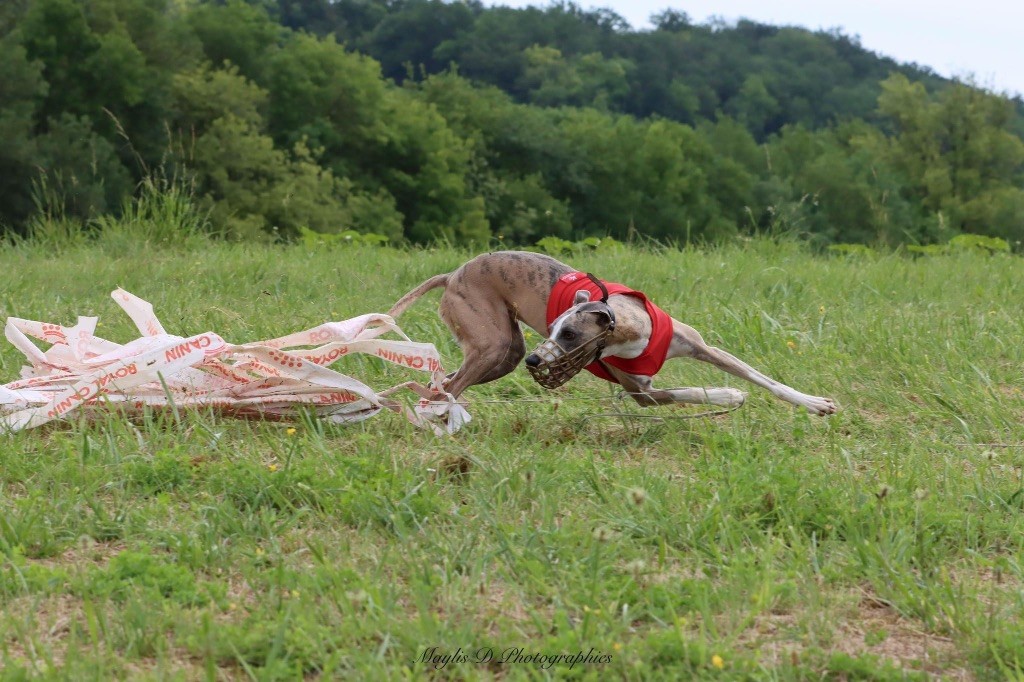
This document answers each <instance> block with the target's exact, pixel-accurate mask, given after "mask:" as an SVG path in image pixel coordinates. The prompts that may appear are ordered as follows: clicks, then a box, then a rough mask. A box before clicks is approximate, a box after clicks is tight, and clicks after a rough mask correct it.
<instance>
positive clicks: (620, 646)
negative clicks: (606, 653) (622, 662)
mask: <svg viewBox="0 0 1024 682" xmlns="http://www.w3.org/2000/svg"><path fill="white" fill-rule="evenodd" d="M612 649H614V650H615V651H622V645H621V644H619V643H618V642H616V643H615V644H612Z"/></svg>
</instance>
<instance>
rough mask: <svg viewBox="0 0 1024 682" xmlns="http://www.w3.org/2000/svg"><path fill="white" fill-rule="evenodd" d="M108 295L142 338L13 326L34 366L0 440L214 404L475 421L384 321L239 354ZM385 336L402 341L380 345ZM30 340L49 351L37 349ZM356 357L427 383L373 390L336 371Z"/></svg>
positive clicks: (267, 413)
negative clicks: (112, 413) (94, 420)
mask: <svg viewBox="0 0 1024 682" xmlns="http://www.w3.org/2000/svg"><path fill="white" fill-rule="evenodd" d="M111 296H112V297H113V299H114V300H115V301H116V302H117V303H118V305H120V306H121V308H122V309H123V310H124V311H125V312H126V313H127V314H128V316H129V317H130V318H131V319H132V321H133V322H134V323H135V326H136V327H138V329H139V333H140V334H142V336H140V337H139V338H138V339H136V340H134V341H132V342H130V343H127V344H124V345H121V344H117V343H114V342H112V341H107V340H106V339H102V338H100V337H98V336H96V334H95V331H96V323H97V318H95V317H79V318H78V322H77V324H75V325H74V326H73V327H63V326H61V325H58V324H51V323H45V322H35V321H33V320H23V319H19V318H16V317H9V318H7V325H6V327H5V329H4V333H5V335H6V337H7V340H8V341H10V342H11V343H12V344H14V346H15V347H16V348H17V349H18V350H20V351H21V352H22V354H24V356H25V359H26V361H27V362H28V364H27V365H25V366H24V367H22V369H21V379H19V380H17V381H13V382H11V383H8V384H5V385H3V386H0V431H3V430H7V431H20V430H22V429H29V428H33V427H35V426H39V425H41V424H45V423H47V422H49V421H52V420H55V419H64V418H67V417H68V416H69V415H71V414H73V413H74V412H76V411H77V410H82V409H87V410H88V409H95V408H97V407H100V406H103V407H110V406H116V407H119V408H121V409H123V410H125V411H127V412H129V413H130V412H140V411H142V410H144V409H147V408H150V409H152V408H153V407H167V408H169V407H171V406H175V407H181V408H188V407H207V408H213V409H215V410H217V412H218V413H221V414H225V415H228V416H237V417H257V418H269V419H286V418H289V417H294V416H296V415H298V413H299V412H300V411H301V410H312V411H313V412H314V413H315V414H316V415H317V416H319V417H321V418H323V419H325V420H327V421H331V422H336V423H348V422H356V421H361V420H363V419H367V418H368V417H372V416H373V415H375V414H377V413H378V412H380V411H381V410H382V409H389V410H393V411H395V412H398V413H400V414H403V415H405V417H406V418H408V419H409V421H411V422H412V423H413V424H415V425H417V426H420V427H429V428H431V429H432V430H433V431H434V432H435V433H437V434H443V433H455V432H456V431H458V430H459V429H460V428H462V426H463V424H465V423H466V422H468V421H469V420H470V416H469V414H468V413H467V412H466V411H465V409H463V407H462V406H461V405H459V404H458V403H457V402H456V401H455V399H454V398H453V397H452V396H451V395H450V394H447V393H445V392H444V391H443V389H442V388H441V387H442V386H443V383H442V382H443V380H444V376H445V375H444V371H443V370H442V368H441V358H440V355H439V354H438V352H437V349H436V348H435V347H434V345H433V344H430V343H417V342H415V341H411V340H410V339H409V337H408V336H406V335H405V333H404V332H402V330H401V329H400V328H399V327H398V326H397V325H396V324H395V321H394V320H393V319H392V318H391V317H389V316H387V315H381V314H377V313H371V314H368V315H360V316H359V317H354V318H352V319H350V320H344V321H341V322H326V323H324V324H321V325H319V326H317V327H313V328H312V329H306V330H304V331H300V332H296V333H294V334H289V335H287V336H282V337H280V338H277V339H270V340H267V341H257V342H254V343H245V344H241V345H234V344H229V343H227V342H226V341H224V339H223V338H221V337H220V336H219V335H218V334H215V333H213V332H204V333H202V334H196V335H195V336H190V337H187V338H183V337H180V336H174V335H172V334H168V333H167V332H166V331H165V330H164V327H163V325H161V324H160V320H158V319H157V317H156V315H155V314H154V312H153V306H152V305H150V304H149V303H148V302H146V301H143V300H142V299H140V298H138V297H137V296H134V295H132V294H130V293H128V292H127V291H124V290H123V289H117V290H115V291H114V292H113V293H111ZM388 333H391V334H394V335H397V336H399V337H400V339H399V340H395V339H382V338H380V337H381V336H382V335H384V334H388ZM30 337H31V338H35V339H37V340H39V341H42V342H43V343H46V344H50V345H49V348H47V349H46V350H45V351H43V350H41V349H40V348H39V347H38V346H37V345H36V344H35V343H34V342H33V341H32V340H31V338H30ZM354 353H364V354H368V355H373V356H375V357H378V358H381V359H382V360H385V361H387V362H390V363H393V364H396V365H400V366H402V367H407V368H410V369H413V370H418V371H421V372H425V373H427V374H428V376H429V377H430V380H429V383H428V385H426V386H424V385H422V384H420V383H417V382H414V381H409V382H406V383H403V384H399V385H397V386H392V387H390V388H388V389H385V390H382V391H375V390H373V389H372V388H370V387H369V386H368V385H366V384H365V383H363V382H361V381H359V380H358V379H354V378H352V377H350V376H348V375H345V374H342V373H340V372H338V371H335V370H334V369H331V368H330V365H332V364H333V363H334V362H336V361H337V360H338V359H340V358H342V357H345V356H346V355H350V354H354ZM402 390H409V391H412V392H414V393H415V394H416V395H417V396H419V400H418V402H417V403H416V404H415V405H413V406H412V407H411V408H410V407H408V406H406V405H405V404H404V403H402V402H399V401H396V400H393V399H392V398H391V396H392V395H393V394H395V393H398V392H400V391H402ZM439 396H443V399H438V398H439Z"/></svg>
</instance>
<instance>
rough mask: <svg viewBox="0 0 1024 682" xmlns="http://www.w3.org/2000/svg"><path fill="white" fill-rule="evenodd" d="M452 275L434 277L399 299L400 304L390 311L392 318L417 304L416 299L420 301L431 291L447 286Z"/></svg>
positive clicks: (392, 307)
mask: <svg viewBox="0 0 1024 682" xmlns="http://www.w3.org/2000/svg"><path fill="white" fill-rule="evenodd" d="M451 274H452V273H450V272H449V273H446V274H444V275H434V276H433V277H431V278H430V279H428V280H427V281H426V282H424V283H423V284H421V285H419V286H418V287H416V288H415V289H413V290H412V291H410V292H409V293H407V294H406V295H405V296H403V297H402V298H400V299H398V303H396V304H394V305H393V306H391V310H389V311H388V315H390V316H391V317H398V316H399V315H401V314H402V313H403V312H405V309H406V308H408V307H409V306H411V305H412V304H413V303H415V302H416V299H418V298H419V297H420V296H422V295H423V294H425V293H427V292H428V291H430V290H431V289H436V288H438V287H443V286H447V285H448V278H449V277H451Z"/></svg>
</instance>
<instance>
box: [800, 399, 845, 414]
mask: <svg viewBox="0 0 1024 682" xmlns="http://www.w3.org/2000/svg"><path fill="white" fill-rule="evenodd" d="M803 405H804V407H806V408H807V411H808V412H810V413H811V414H815V415H818V416H819V417H823V416H825V415H827V414H835V413H836V410H838V409H839V406H838V405H836V403H835V401H834V400H832V399H831V398H820V397H818V396H808V397H807V400H806V401H804V403H803Z"/></svg>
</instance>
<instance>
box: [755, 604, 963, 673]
mask: <svg viewBox="0 0 1024 682" xmlns="http://www.w3.org/2000/svg"><path fill="white" fill-rule="evenodd" d="M823 613H825V614H827V617H825V616H824V615H823V616H810V615H807V614H803V613H801V612H799V611H791V612H783V613H765V614H762V615H759V616H757V617H756V618H755V619H754V622H753V624H752V625H751V626H750V627H749V628H748V629H747V630H746V631H745V632H744V633H743V635H742V636H741V637H740V643H741V644H743V645H744V646H745V647H749V648H752V649H757V650H759V651H760V653H761V656H762V660H763V661H764V662H765V663H766V664H768V665H770V666H778V665H782V664H784V663H785V662H787V661H797V660H799V659H800V658H802V655H803V652H804V651H805V650H807V649H809V648H812V647H814V648H819V649H822V650H824V651H826V652H828V653H844V654H847V655H849V656H853V657H858V656H864V655H872V656H877V657H878V658H880V659H882V660H885V661H888V662H889V663H891V664H892V665H894V666H896V667H898V668H901V669H903V670H907V671H920V672H924V673H927V674H928V675H934V676H940V677H941V678H942V679H945V680H955V681H958V682H960V681H962V682H973V680H974V679H975V678H974V676H973V674H972V673H971V672H970V671H969V670H967V669H966V668H964V667H963V666H962V664H961V663H962V662H961V656H960V655H959V651H958V650H957V647H956V645H955V644H954V643H953V641H952V640H951V639H950V638H948V637H944V636H942V635H939V634H935V633H931V632H927V631H925V630H924V629H922V628H921V627H920V625H919V624H918V623H916V622H914V621H912V620H909V619H907V618H904V617H903V616H901V615H900V614H899V613H898V612H897V611H896V610H895V609H894V608H892V606H891V605H890V604H889V603H888V602H886V601H885V600H883V599H880V598H878V597H877V596H875V595H874V594H873V593H871V592H870V591H868V590H860V591H851V592H850V593H848V594H846V595H843V596H841V597H840V598H839V603H838V604H837V605H836V607H834V608H832V609H826V610H825V611H824V612H823Z"/></svg>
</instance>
